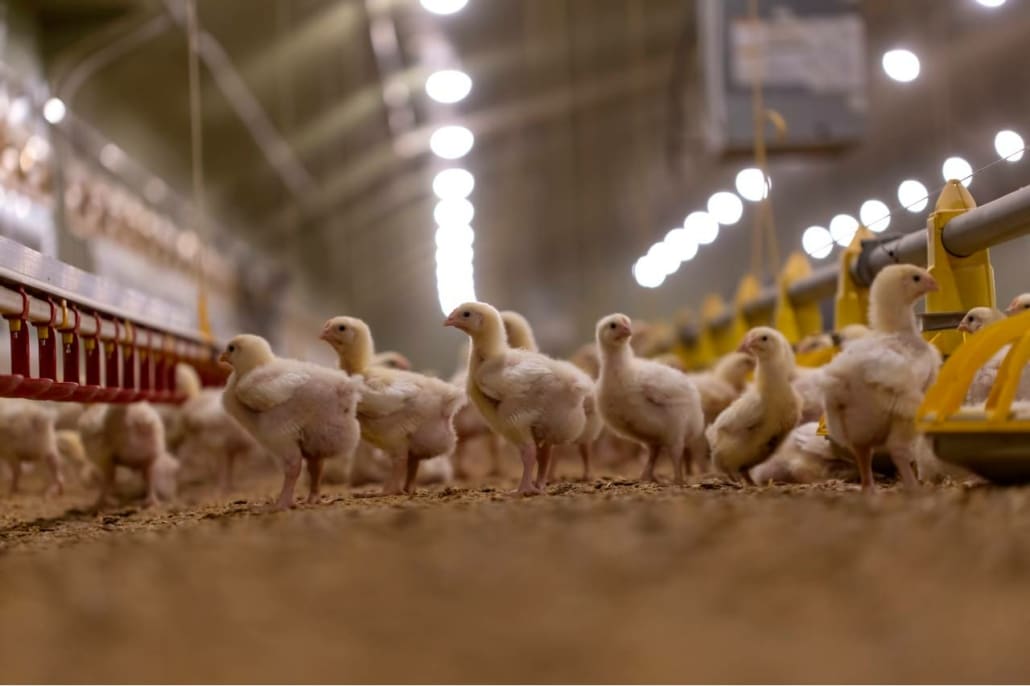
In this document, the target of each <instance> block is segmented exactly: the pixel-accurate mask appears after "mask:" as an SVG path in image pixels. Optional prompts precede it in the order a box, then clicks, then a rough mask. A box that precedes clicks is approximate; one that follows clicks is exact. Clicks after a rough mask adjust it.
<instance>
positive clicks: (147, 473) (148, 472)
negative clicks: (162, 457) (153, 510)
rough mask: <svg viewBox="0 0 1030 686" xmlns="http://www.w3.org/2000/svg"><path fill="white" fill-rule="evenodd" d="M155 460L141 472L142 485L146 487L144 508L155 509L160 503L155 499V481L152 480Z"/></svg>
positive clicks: (154, 479)
mask: <svg viewBox="0 0 1030 686" xmlns="http://www.w3.org/2000/svg"><path fill="white" fill-rule="evenodd" d="M156 462H157V460H154V461H153V462H151V463H150V464H149V465H148V466H147V468H146V469H144V470H143V483H144V484H146V487H147V497H146V500H145V501H144V505H145V506H146V507H157V506H158V505H159V504H160V501H159V499H158V497H157V479H156V478H154V476H155V475H154V469H155V465H156Z"/></svg>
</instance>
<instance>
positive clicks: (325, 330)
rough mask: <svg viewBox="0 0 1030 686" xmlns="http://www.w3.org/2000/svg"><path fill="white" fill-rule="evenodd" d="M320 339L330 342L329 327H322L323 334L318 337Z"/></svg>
mask: <svg viewBox="0 0 1030 686" xmlns="http://www.w3.org/2000/svg"><path fill="white" fill-rule="evenodd" d="M318 337H319V338H320V339H321V340H323V341H328V340H329V327H328V326H324V327H322V333H320V334H319V335H318Z"/></svg>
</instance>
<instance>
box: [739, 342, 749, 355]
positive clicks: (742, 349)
mask: <svg viewBox="0 0 1030 686" xmlns="http://www.w3.org/2000/svg"><path fill="white" fill-rule="evenodd" d="M737 352H738V353H747V354H748V355H750V354H751V339H750V338H745V339H744V340H742V341H741V342H740V345H738V346H737Z"/></svg>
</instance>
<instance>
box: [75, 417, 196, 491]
mask: <svg viewBox="0 0 1030 686" xmlns="http://www.w3.org/2000/svg"><path fill="white" fill-rule="evenodd" d="M79 433H80V434H81V436H82V444H83V446H84V447H85V448H86V453H87V454H88V455H89V458H90V460H91V461H92V462H93V463H94V464H95V465H96V467H97V471H98V472H99V476H100V492H99V494H98V495H97V501H96V505H95V507H96V508H97V509H100V508H102V507H103V506H104V505H105V504H107V501H108V498H109V497H110V495H111V491H112V489H113V488H114V478H115V470H116V469H117V467H119V466H122V467H128V468H130V469H133V470H135V471H138V472H140V473H141V474H142V475H143V481H144V483H145V484H146V490H147V495H146V503H147V505H148V506H154V505H157V504H159V503H160V502H161V501H162V500H165V501H167V500H171V499H172V498H174V497H175V490H176V478H177V473H178V471H179V461H178V460H176V459H175V458H174V457H172V456H171V455H170V454H169V453H168V451H167V450H166V448H165V433H164V424H163V423H162V422H161V416H160V415H159V414H158V412H157V410H156V409H154V407H153V406H152V405H150V404H149V403H146V402H142V403H131V404H127V405H94V406H91V407H90V408H89V409H87V410H86V411H85V412H83V413H82V415H81V416H80V417H79Z"/></svg>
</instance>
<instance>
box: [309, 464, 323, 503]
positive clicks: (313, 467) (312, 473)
mask: <svg viewBox="0 0 1030 686" xmlns="http://www.w3.org/2000/svg"><path fill="white" fill-rule="evenodd" d="M307 462H308V489H309V490H308V502H309V503H317V502H318V501H319V495H320V493H321V490H322V467H323V466H324V465H325V462H324V461H323V460H316V459H309V460H308V461H307Z"/></svg>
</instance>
